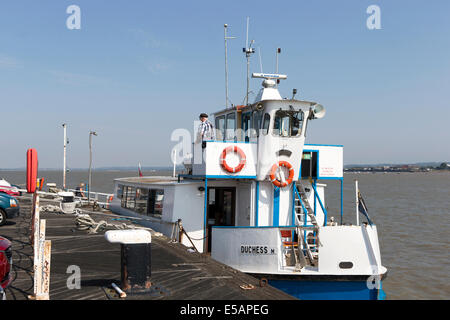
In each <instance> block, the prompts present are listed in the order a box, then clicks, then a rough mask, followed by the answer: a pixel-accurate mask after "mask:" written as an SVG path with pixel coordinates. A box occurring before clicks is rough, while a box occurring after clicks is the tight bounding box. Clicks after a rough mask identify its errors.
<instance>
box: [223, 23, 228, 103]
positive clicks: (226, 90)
mask: <svg viewBox="0 0 450 320" xmlns="http://www.w3.org/2000/svg"><path fill="white" fill-rule="evenodd" d="M227 27H228V25H227V24H224V25H223V28H224V38H225V108H226V109H228V61H227Z"/></svg>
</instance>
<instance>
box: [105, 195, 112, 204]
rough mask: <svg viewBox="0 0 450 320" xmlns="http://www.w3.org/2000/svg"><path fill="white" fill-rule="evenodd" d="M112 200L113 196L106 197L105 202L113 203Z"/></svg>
mask: <svg viewBox="0 0 450 320" xmlns="http://www.w3.org/2000/svg"><path fill="white" fill-rule="evenodd" d="M113 199H114V196H109V197H108V200H106V202H108V203H109V202H111V201H113Z"/></svg>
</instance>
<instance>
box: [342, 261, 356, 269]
mask: <svg viewBox="0 0 450 320" xmlns="http://www.w3.org/2000/svg"><path fill="white" fill-rule="evenodd" d="M339 268H341V269H351V268H353V262H350V261H342V262H340V263H339Z"/></svg>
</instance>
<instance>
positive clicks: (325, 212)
mask: <svg viewBox="0 0 450 320" xmlns="http://www.w3.org/2000/svg"><path fill="white" fill-rule="evenodd" d="M311 186H312V187H313V190H314V194H315V196H316V197H317V199H318V200H319V204H320V207H321V208H322V211H323V213H324V215H325V222H324V224H323V225H324V226H326V225H327V216H328V213H327V210H326V209H325V208H324V206H323V203H322V200H320V196H319V193H318V192H317V189H316V186H315V185H314V184H313V183H311Z"/></svg>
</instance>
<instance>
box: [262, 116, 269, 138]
mask: <svg viewBox="0 0 450 320" xmlns="http://www.w3.org/2000/svg"><path fill="white" fill-rule="evenodd" d="M269 125H270V114H268V113H266V114H264V121H263V126H262V133H263V134H267V133H268V132H269Z"/></svg>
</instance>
